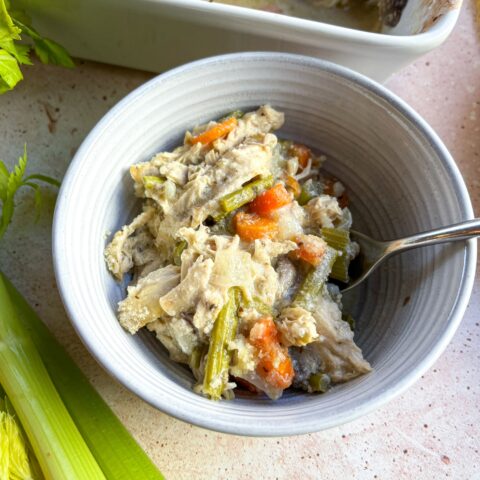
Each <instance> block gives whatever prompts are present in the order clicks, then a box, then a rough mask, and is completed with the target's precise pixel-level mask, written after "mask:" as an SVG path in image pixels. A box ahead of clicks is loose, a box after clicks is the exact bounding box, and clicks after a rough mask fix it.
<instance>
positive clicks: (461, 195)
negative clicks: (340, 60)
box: [52, 52, 477, 436]
mask: <svg viewBox="0 0 480 480" xmlns="http://www.w3.org/2000/svg"><path fill="white" fill-rule="evenodd" d="M242 60H243V61H246V60H257V61H262V60H263V61H265V60H270V61H271V60H275V61H278V62H280V63H281V62H283V63H288V64H292V63H293V64H295V65H299V66H300V65H308V66H310V67H314V68H317V69H321V70H323V71H325V72H327V73H330V74H333V75H336V76H340V77H342V78H343V79H346V80H347V81H350V82H352V83H354V84H357V85H360V86H361V87H363V88H365V89H367V90H368V91H369V92H371V93H373V94H374V95H376V96H378V97H380V98H382V99H383V100H385V101H387V102H388V103H390V104H391V105H392V106H393V107H394V108H395V109H396V110H397V111H399V112H400V113H401V114H402V115H403V116H404V117H405V118H406V119H408V120H409V121H410V122H411V123H412V124H413V125H414V126H415V127H416V128H417V129H418V130H419V131H420V133H421V134H422V135H423V136H424V137H425V138H426V139H427V140H428V142H429V143H430V145H431V146H432V148H433V149H434V151H435V152H436V154H437V155H438V157H439V159H440V160H441V162H442V164H443V166H444V167H445V169H446V171H447V173H448V175H449V177H450V178H451V180H452V182H453V186H454V190H455V193H456V195H457V198H458V202H459V205H460V208H461V210H462V212H463V215H464V216H465V220H468V219H472V218H474V214H473V208H472V204H471V201H470V197H469V194H468V191H467V188H466V186H465V183H464V180H463V178H462V175H461V173H460V171H459V169H458V167H457V165H456V163H455V161H454V160H453V158H452V156H451V155H450V153H449V152H448V150H447V148H446V147H445V145H444V144H443V142H442V141H441V140H440V138H439V137H438V136H437V134H436V133H435V132H434V131H433V129H432V128H431V127H430V126H429V125H428V124H427V123H426V121H425V120H424V119H423V118H422V117H421V116H420V115H419V114H418V113H417V112H416V111H415V110H413V108H412V107H410V106H409V105H408V104H407V103H406V102H404V101H403V100H402V99H400V98H399V97H397V96H396V95H395V94H394V93H392V92H390V91H389V90H388V89H387V88H386V87H384V86H382V85H381V84H379V83H377V82H375V81H374V80H371V79H369V78H368V77H366V76H364V75H362V74H360V73H357V72H355V71H353V70H350V69H348V68H346V67H343V66H340V65H336V64H334V63H332V62H328V61H325V60H321V59H317V58H313V57H308V56H303V55H296V54H289V53H278V52H242V53H233V54H227V55H219V56H214V57H208V58H205V59H201V60H197V61H194V62H190V63H187V64H185V65H182V66H180V67H177V68H174V69H172V70H169V71H168V72H165V73H163V74H161V75H158V76H156V77H154V78H153V79H151V80H149V81H148V82H146V83H144V84H143V85H141V86H139V87H138V88H136V89H135V90H133V91H132V92H131V93H129V94H128V95H127V96H125V97H124V98H123V99H122V100H120V101H119V102H118V103H117V104H116V105H115V106H114V107H113V108H112V109H110V110H109V111H108V112H107V113H106V114H105V115H104V117H103V118H102V119H101V120H100V121H99V122H98V123H97V124H96V125H95V126H94V128H93V129H92V130H91V132H90V133H89V134H88V135H87V137H86V138H85V140H84V141H83V143H82V144H81V146H80V148H79V149H78V151H77V153H76V154H75V156H74V158H73V160H72V162H71V164H70V166H69V168H68V170H67V172H66V175H65V177H64V180H63V182H62V187H61V189H60V192H59V194H58V201H57V205H56V208H55V213H54V220H53V233H52V254H53V263H54V272H55V277H56V280H57V285H58V290H59V293H60V296H61V299H62V302H63V304H64V307H65V310H66V312H67V314H68V317H69V318H70V321H71V323H72V325H73V327H74V329H75V331H76V332H77V334H78V336H79V337H80V339H81V341H82V342H83V344H84V345H85V347H86V348H87V349H88V351H89V352H90V354H91V355H92V356H93V357H94V358H95V359H96V361H97V362H98V363H99V364H100V365H101V366H102V367H103V368H104V370H106V371H107V372H108V373H109V374H110V375H111V376H113V377H114V378H115V379H116V380H118V381H119V382H120V383H121V384H123V385H124V386H125V387H126V388H127V389H129V390H130V391H132V392H133V393H135V394H136V395H137V396H138V397H140V398H142V399H143V400H145V401H146V402H147V403H149V404H150V405H152V406H154V407H155V408H157V409H159V410H160V411H163V412H165V413H167V414H169V415H171V416H173V417H176V418H178V419H180V420H183V421H185V422H188V423H191V424H194V425H197V426H200V427H203V428H207V429H210V430H215V431H218V432H223V433H230V434H237V435H248V436H281V435H282V436H283V435H296V434H302V433H311V432H316V431H319V430H324V429H328V428H331V427H333V426H338V425H341V424H344V423H347V422H350V421H353V420H355V419H357V418H359V417H360V416H363V415H365V414H367V413H370V412H372V411H373V410H375V409H377V408H378V407H380V406H382V405H384V404H386V403H387V402H388V401H390V400H391V399H393V398H394V397H396V396H397V395H400V394H401V393H403V392H404V391H405V390H406V389H407V388H408V387H410V386H411V385H412V384H413V383H414V382H415V381H416V380H418V379H419V378H420V377H421V376H422V375H423V374H424V373H425V372H426V371H427V370H428V369H429V368H430V367H431V366H432V365H433V363H434V362H435V361H436V360H437V358H438V357H439V356H440V355H441V353H442V352H443V351H444V349H445V348H446V347H447V345H448V343H449V342H450V341H451V339H452V337H453V335H454V333H455V331H456V330H457V328H458V326H459V325H460V322H461V320H462V318H463V315H464V312H465V310H466V308H467V305H468V301H469V298H470V294H471V291H472V288H473V283H474V277H475V269H476V257H477V243H476V240H474V239H473V240H469V241H467V242H466V243H465V250H464V263H463V272H462V279H461V283H460V285H459V287H458V294H457V298H456V301H455V303H454V305H453V308H452V310H451V312H450V315H449V323H448V327H447V328H446V329H445V330H444V331H443V333H442V334H441V336H440V338H439V340H438V341H437V343H436V344H435V346H434V348H432V349H431V350H430V351H429V352H427V353H425V355H424V356H423V358H422V360H421V361H420V362H419V363H418V364H417V366H416V367H415V368H413V369H412V370H411V371H410V372H409V373H408V374H407V375H406V376H405V377H403V378H402V379H400V380H399V381H398V382H397V383H395V384H394V385H393V386H391V387H389V388H388V389H386V390H385V391H383V392H381V393H380V394H379V395H378V396H377V397H375V398H374V399H370V400H369V401H368V402H364V403H363V404H362V405H360V406H359V407H358V408H356V409H355V410H353V411H351V412H348V413H345V414H343V415H342V416H340V417H339V416H332V417H331V418H330V419H329V420H324V419H320V420H319V421H318V422H316V423H314V422H312V423H310V424H308V426H305V425H303V424H302V425H297V424H281V425H277V426H275V428H273V429H272V427H271V426H269V425H263V424H262V423H261V422H259V423H257V424H253V425H252V424H248V425H247V424H245V425H241V426H239V425H237V424H236V425H235V426H232V425H231V424H229V423H228V422H227V421H223V420H221V421H216V420H214V419H212V420H211V419H210V417H209V416H202V415H201V411H198V410H196V411H194V412H190V411H187V410H182V409H181V408H179V407H178V406H177V405H172V404H169V403H168V401H166V400H165V399H159V398H154V397H153V396H152V395H150V394H149V392H148V391H144V390H142V389H141V388H139V387H138V386H137V385H136V384H135V382H134V381H133V380H132V379H131V378H128V377H127V376H125V375H124V374H123V371H122V369H121V368H118V367H117V365H116V364H115V363H113V362H110V361H109V359H108V357H105V356H104V355H103V352H102V351H100V350H98V349H97V348H96V347H95V345H94V342H93V341H91V340H90V339H89V334H88V328H85V327H84V323H83V322H82V317H81V315H79V314H77V312H76V311H74V309H73V308H72V305H73V304H74V303H75V302H74V301H73V296H72V294H71V292H70V290H69V288H68V285H69V282H70V272H69V271H68V269H67V268H66V267H65V265H66V262H64V258H66V256H65V255H64V249H63V245H62V232H63V231H65V230H66V229H67V226H68V223H69V221H68V219H69V218H70V216H69V215H68V211H67V210H66V206H67V205H68V202H67V200H68V198H69V192H70V185H71V184H72V183H73V181H74V179H75V177H76V175H77V171H78V170H79V168H80V166H81V163H82V160H83V158H84V156H86V155H88V154H89V150H90V147H91V146H92V145H93V144H94V143H95V142H96V140H97V138H98V137H99V136H101V135H102V132H103V130H105V129H106V128H107V127H108V125H109V124H110V122H111V121H113V120H115V119H116V118H117V116H119V115H121V113H122V110H123V109H124V108H125V107H127V106H128V105H130V104H131V103H132V102H135V101H136V100H137V98H139V97H141V96H142V95H144V94H145V93H146V92H148V91H149V90H150V89H152V88H155V87H156V86H157V84H159V83H162V82H164V81H165V80H167V79H170V78H172V77H175V76H177V75H182V74H184V73H187V72H189V71H191V70H195V69H197V68H199V67H201V68H204V67H206V66H209V65H212V64H218V63H225V64H226V65H228V64H229V63H231V62H236V61H242Z"/></svg>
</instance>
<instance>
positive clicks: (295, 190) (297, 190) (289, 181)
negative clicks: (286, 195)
mask: <svg viewBox="0 0 480 480" xmlns="http://www.w3.org/2000/svg"><path fill="white" fill-rule="evenodd" d="M285 187H286V188H287V190H290V191H291V192H292V194H293V198H296V199H298V197H299V196H300V195H301V193H302V187H301V186H300V184H299V183H298V182H297V181H296V180H295V179H294V178H293V177H292V176H291V175H288V176H287V178H286V179H285Z"/></svg>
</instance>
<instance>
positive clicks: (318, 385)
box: [308, 373, 331, 393]
mask: <svg viewBox="0 0 480 480" xmlns="http://www.w3.org/2000/svg"><path fill="white" fill-rule="evenodd" d="M330 384H331V379H330V377H329V376H328V375H327V374H326V373H314V374H313V375H311V376H310V378H309V379H308V387H309V388H308V390H309V391H312V392H320V393H325V392H326V391H327V390H328V389H329V388H330Z"/></svg>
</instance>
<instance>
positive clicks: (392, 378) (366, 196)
mask: <svg viewBox="0 0 480 480" xmlns="http://www.w3.org/2000/svg"><path fill="white" fill-rule="evenodd" d="M264 103H270V104H271V105H272V106H274V107H276V108H278V109H280V110H282V111H284V112H285V114H286V123H285V126H284V128H283V129H282V131H281V133H280V134H281V135H283V136H284V137H286V138H292V139H297V140H299V141H302V142H305V143H306V144H308V145H310V146H312V147H313V148H315V149H317V150H320V151H323V152H324V153H325V154H326V155H327V156H328V163H327V164H326V169H327V170H329V171H330V172H331V173H333V174H334V175H336V176H337V177H338V178H340V179H341V180H342V181H343V182H344V183H345V184H346V185H347V188H348V191H349V194H350V198H351V208H352V211H353V215H354V225H355V228H356V229H357V230H360V231H363V232H366V233H369V234H371V235H373V236H375V237H377V238H379V239H389V238H394V237H400V236H402V235H407V234H411V233H415V232H418V231H422V230H427V229H430V228H433V227H436V226H441V225H446V224H449V223H455V222H457V221H461V220H463V219H465V218H468V217H470V216H471V215H472V212H471V206H470V202H469V199H468V196H467V194H466V190H465V187H464V185H463V182H462V180H461V177H460V175H459V173H458V171H457V170H456V167H455V166H454V164H453V161H452V160H451V158H450V157H449V155H448V153H447V152H446V151H445V150H444V147H443V146H442V145H441V143H437V142H438V139H436V137H435V136H434V135H433V134H432V133H431V132H430V130H429V129H428V127H426V126H425V125H424V124H423V122H422V121H421V120H420V119H418V118H417V117H416V116H415V115H414V114H412V113H411V111H410V110H409V109H408V108H406V107H404V106H403V104H402V103H401V102H398V101H397V100H395V99H394V98H393V97H390V96H389V94H388V93H385V90H384V89H383V88H382V87H379V86H376V85H375V84H373V83H372V82H370V81H368V80H366V79H364V78H363V77H360V76H357V75H356V74H353V73H352V72H349V71H347V70H344V69H339V68H337V67H335V66H332V65H331V64H328V63H326V62H322V61H319V60H314V59H309V58H306V57H298V56H290V55H276V54H244V55H232V56H225V57H218V58H216V59H210V60H206V61H201V62H196V63H194V64H192V65H190V66H186V67H181V68H179V69H176V70H174V71H172V72H170V73H168V74H166V75H164V76H161V77H157V78H156V79H154V80H152V81H151V82H149V83H148V84H146V85H145V86H143V87H141V88H140V89H138V90H136V91H135V92H134V93H132V94H131V95H130V96H128V97H127V98H126V99H125V100H123V101H122V102H121V103H120V104H119V105H117V106H116V107H115V108H114V109H113V110H112V111H111V112H110V113H109V114H108V115H107V116H106V117H105V118H104V119H103V120H102V121H101V122H100V124H99V125H98V126H97V127H96V128H95V129H94V131H93V132H92V133H91V134H90V136H89V137H88V138H87V140H86V141H85V142H84V144H83V145H82V147H81V149H80V150H79V152H78V154H77V156H76V158H75V160H74V162H73V164H72V166H71V168H70V170H69V172H68V174H67V177H66V179H65V182H64V186H63V188H62V191H61V195H60V200H59V204H58V207H57V212H56V217H55V233H54V248H55V252H54V253H55V255H54V257H55V262H56V273H57V279H58V283H59V286H60V290H61V293H62V296H63V299H64V302H65V305H66V307H67V309H68V312H69V314H70V317H71V318H72V321H73V323H74V325H75V328H76V329H77V331H78V333H79V334H80V336H81V337H82V339H83V341H84V342H85V343H86V345H87V347H88V348H89V349H90V351H91V352H92V353H93V355H94V356H95V357H96V358H97V359H98V361H99V362H100V363H101V364H102V365H103V366H104V367H105V368H106V369H107V370H109V371H110V372H111V373H112V374H113V375H114V376H115V377H117V378H118V379H119V380H120V381H121V382H122V383H124V384H125V385H126V386H127V387H128V388H130V389H131V390H133V391H134V392H136V393H137V394H138V395H140V396H141V397H142V398H144V399H145V400H147V401H148V402H150V403H151V404H152V405H154V406H156V407H158V408H160V409H162V410H164V411H166V412H167V413H170V414H172V415H175V416H177V417H178V418H181V419H184V420H187V421H189V422H192V423H195V424H198V425H201V426H205V427H208V428H213V429H216V430H220V431H226V432H231V433H241V434H251V435H277V434H278V435H279V434H292V433H302V432H307V431H315V430H320V429H322V428H327V427H330V426H333V425H336V424H339V423H342V422H345V421H347V420H350V419H353V418H355V417H356V416H359V415H361V414H362V413H365V412H367V411H369V410H371V409H372V408H374V407H375V406H377V405H379V404H381V403H383V402H385V401H386V400H388V399H390V398H391V397H392V396H393V395H394V394H397V393H399V392H400V391H402V390H403V389H404V388H406V386H408V385H409V384H410V383H411V382H412V381H413V380H414V379H416V378H418V377H419V376H420V375H421V374H422V373H423V371H424V370H425V369H426V368H427V367H428V366H429V365H430V364H431V363H432V362H433V360H434V359H435V358H436V356H438V355H439V353H440V352H441V350H442V349H443V348H444V346H445V345H446V343H447V342H448V340H449V339H450V337H451V335H453V331H454V330H455V328H456V326H457V325H458V322H459V321H460V318H461V314H462V313H463V311H462V308H464V307H465V302H466V300H465V298H464V297H465V295H467V297H468V292H467V293H466V291H467V290H468V275H469V273H468V272H469V271H470V273H471V268H470V267H471V265H472V261H473V263H474V261H475V260H474V258H473V257H474V256H475V255H474V250H473V249H474V247H473V246H472V245H471V244H470V245H469V244H463V243H459V244H451V245H447V246H443V247H432V248H427V249H420V250H416V251H411V252H409V253H406V254H404V255H402V256H401V257H395V258H392V259H390V260H389V261H388V263H387V264H385V265H384V266H383V267H382V268H381V269H380V270H379V271H378V272H377V273H376V274H375V275H374V276H373V277H372V278H371V280H370V281H368V283H367V284H366V285H365V286H363V287H361V288H360V287H359V288H358V289H356V290H354V291H353V292H351V293H349V294H347V295H345V298H344V300H345V304H346V306H347V308H348V309H349V311H351V312H352V313H353V314H354V316H355V317H356V320H357V332H356V341H357V342H358V343H359V345H360V346H361V348H362V349H363V352H364V355H365V356H366V358H367V359H368V360H369V361H370V363H371V364H372V366H373V368H374V371H373V372H372V373H371V374H368V375H365V376H363V377H361V378H359V379H356V380H354V381H352V382H349V383H347V384H344V385H340V386H336V387H335V388H333V389H332V390H331V391H330V392H328V393H327V394H324V395H307V394H301V393H287V394H286V395H284V397H282V399H281V400H279V401H277V402H271V401H269V400H268V399H266V398H256V397H243V396H240V397H238V398H236V399H235V400H234V401H230V402H226V401H225V402H210V401H208V400H206V399H204V398H202V397H200V396H198V395H196V394H194V393H193V392H192V391H191V386H192V377H191V375H190V373H189V372H188V370H187V369H185V368H184V367H182V366H180V365H177V364H175V363H173V362H171V361H170V360H169V359H168V356H167V354H166V352H165V350H164V349H163V347H161V345H160V343H159V342H157V341H156V340H155V339H154V338H153V337H152V336H151V335H150V334H149V333H148V332H142V333H140V334H139V335H136V336H131V335H129V334H127V333H126V332H124V331H123V330H122V328H121V327H120V325H119V324H118V321H117V319H116V315H115V313H116V304H117V302H118V301H119V300H120V299H122V298H123V296H124V293H125V284H118V283H116V282H115V281H114V280H113V278H112V277H111V276H110V275H109V273H108V272H107V269H106V267H105V264H104V260H103V249H104V247H105V244H106V242H107V241H108V239H109V238H110V233H111V232H114V231H116V230H117V229H118V228H119V227H121V226H122V225H123V224H125V223H126V222H128V221H129V220H130V219H131V218H132V216H133V215H134V213H135V212H136V211H137V209H138V203H137V202H136V200H135V198H134V196H133V188H132V182H131V180H130V178H129V175H128V167H129V166H130V165H131V164H132V163H135V162H140V161H145V160H147V159H149V158H150V157H151V156H152V155H153V154H154V153H155V152H158V151H160V150H168V149H170V148H172V147H174V146H175V145H176V144H177V143H178V142H179V141H180V140H181V138H182V133H183V132H184V131H185V130H186V129H188V128H191V127H192V126H193V125H195V124H197V123H200V122H203V121H205V120H209V119H211V118H217V117H219V116H221V115H222V114H225V113H226V112H229V111H232V110H236V109H238V108H240V109H248V108H255V107H256V106H258V105H261V104H264ZM412 115H413V116H412ZM432 135H433V136H432ZM467 267H468V268H467ZM469 268H470V270H469ZM439 299H441V301H439ZM459 299H460V300H461V301H460V302H459Z"/></svg>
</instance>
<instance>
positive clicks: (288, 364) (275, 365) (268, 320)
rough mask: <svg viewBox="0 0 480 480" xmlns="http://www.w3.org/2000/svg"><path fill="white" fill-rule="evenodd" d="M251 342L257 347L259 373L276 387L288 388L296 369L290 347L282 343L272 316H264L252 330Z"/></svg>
mask: <svg viewBox="0 0 480 480" xmlns="http://www.w3.org/2000/svg"><path fill="white" fill-rule="evenodd" d="M249 341H250V343H251V344H252V345H253V346H254V347H256V348H257V350H258V357H259V361H258V364H257V369H256V371H257V374H258V375H260V376H261V377H262V378H263V379H264V380H265V381H266V382H267V383H268V384H270V385H271V386H272V387H275V388H282V389H285V388H288V387H289V386H290V385H291V384H292V381H293V376H294V371H293V365H292V360H291V358H290V356H289V355H288V349H287V348H286V347H283V346H282V345H280V342H279V335H278V330H277V327H276V326H275V323H274V322H273V319H272V317H263V318H261V319H260V320H258V321H257V322H256V323H255V325H254V326H253V327H252V329H251V330H250V335H249Z"/></svg>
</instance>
